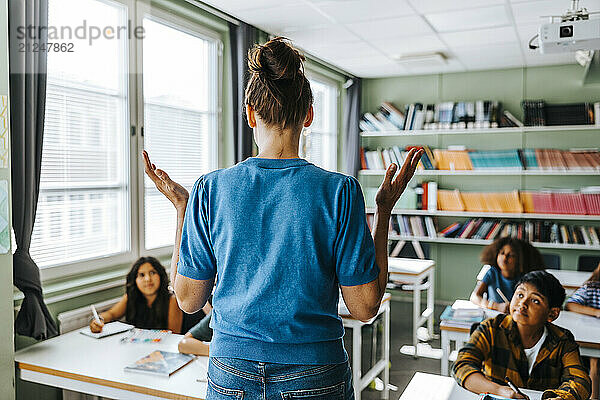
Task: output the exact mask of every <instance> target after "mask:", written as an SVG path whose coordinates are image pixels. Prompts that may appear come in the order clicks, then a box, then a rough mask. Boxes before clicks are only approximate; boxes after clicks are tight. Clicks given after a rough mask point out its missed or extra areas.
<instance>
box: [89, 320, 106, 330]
mask: <svg viewBox="0 0 600 400" xmlns="http://www.w3.org/2000/svg"><path fill="white" fill-rule="evenodd" d="M102 327H104V321H96V320H95V319H93V320H92V322H90V331H92V332H93V333H99V332H102Z"/></svg>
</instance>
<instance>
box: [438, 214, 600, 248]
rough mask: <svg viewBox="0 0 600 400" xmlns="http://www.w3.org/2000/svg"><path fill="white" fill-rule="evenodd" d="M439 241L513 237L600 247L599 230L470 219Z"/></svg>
mask: <svg viewBox="0 0 600 400" xmlns="http://www.w3.org/2000/svg"><path fill="white" fill-rule="evenodd" d="M438 235H439V237H445V238H455V239H485V240H495V239H498V238H501V237H507V236H508V237H514V238H517V239H523V240H528V241H530V242H540V243H557V244H581V245H589V246H600V241H599V240H598V237H599V236H600V227H594V226H585V225H572V224H562V223H558V222H550V221H540V220H526V221H508V220H505V219H485V218H472V219H468V220H466V221H464V222H454V223H452V224H450V225H448V226H447V227H445V228H444V229H442V230H441V231H440V232H439V234H438Z"/></svg>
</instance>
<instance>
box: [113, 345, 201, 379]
mask: <svg viewBox="0 0 600 400" xmlns="http://www.w3.org/2000/svg"><path fill="white" fill-rule="evenodd" d="M194 358H195V357H194V356H191V355H189V354H182V353H172V352H170V351H161V350H156V351H153V352H152V353H150V354H148V355H147V356H145V357H142V358H140V359H139V360H137V361H136V362H135V363H133V364H131V365H128V366H126V367H125V371H127V372H140V373H144V374H152V375H160V376H164V377H169V376H171V375H172V374H173V373H174V372H175V371H178V370H179V369H181V368H183V367H184V366H186V365H187V364H189V363H190V362H191V361H193V360H194Z"/></svg>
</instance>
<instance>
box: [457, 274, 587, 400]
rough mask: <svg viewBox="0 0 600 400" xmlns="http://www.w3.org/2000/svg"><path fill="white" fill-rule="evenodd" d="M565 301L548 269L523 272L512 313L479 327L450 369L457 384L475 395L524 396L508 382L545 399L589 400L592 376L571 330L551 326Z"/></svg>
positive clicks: (512, 303) (561, 291)
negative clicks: (534, 391)
mask: <svg viewBox="0 0 600 400" xmlns="http://www.w3.org/2000/svg"><path fill="white" fill-rule="evenodd" d="M564 299H565V290H564V289H563V287H562V286H561V284H560V282H558V280H557V279H556V278H555V277H554V276H553V275H551V274H549V273H547V272H546V271H534V272H530V273H528V274H525V275H523V276H522V277H521V279H520V280H519V282H518V283H517V288H516V290H515V294H514V296H513V298H512V301H511V302H510V315H506V314H500V315H498V316H497V317H495V318H490V319H487V320H485V321H483V322H482V323H481V325H480V326H479V327H478V328H477V330H476V331H475V332H474V333H473V335H471V338H470V339H469V342H468V343H467V344H466V345H465V347H463V348H462V349H461V350H460V351H459V353H458V358H457V359H456V362H455V363H454V366H453V368H452V375H453V376H454V378H455V379H456V381H457V382H458V383H459V384H460V385H461V386H463V387H464V388H465V389H468V390H470V391H472V392H475V393H483V392H488V393H493V394H496V395H499V396H504V397H508V398H521V397H520V396H519V395H518V394H517V393H515V392H514V391H513V390H511V389H510V388H509V387H508V386H507V385H506V382H505V377H508V378H510V379H511V380H512V381H513V382H514V384H515V385H517V386H518V387H522V388H527V389H534V390H541V391H544V394H543V396H542V399H568V400H587V399H588V397H589V395H590V377H589V375H588V373H587V371H586V369H585V367H584V366H583V363H582V361H581V357H580V356H579V347H578V345H577V343H575V339H574V338H573V335H572V334H571V332H569V331H568V330H566V329H563V328H559V327H557V326H555V325H553V324H552V323H551V322H552V321H554V320H555V319H556V318H558V315H559V313H560V307H561V305H562V303H563V301H564Z"/></svg>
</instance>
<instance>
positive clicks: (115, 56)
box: [31, 0, 131, 268]
mask: <svg viewBox="0 0 600 400" xmlns="http://www.w3.org/2000/svg"><path fill="white" fill-rule="evenodd" d="M83 21H85V22H86V24H87V26H92V25H95V26H123V25H125V26H126V25H127V21H128V10H127V8H126V7H125V6H124V5H122V4H119V3H115V2H109V1H99V0H50V1H49V4H48V23H49V25H50V26H57V27H69V26H70V27H76V26H81V25H82V22H83ZM69 41H70V42H73V43H74V47H73V49H74V51H73V52H72V53H60V52H49V53H48V80H47V92H46V116H45V125H44V143H43V150H42V167H41V177H40V192H39V198H38V206H37V214H36V222H35V225H34V230H33V234H32V240H31V255H32V257H33V258H34V260H35V261H36V262H37V264H38V265H39V266H40V268H46V267H50V266H54V265H59V264H68V263H74V262H78V261H81V260H86V259H93V258H98V257H106V256H110V255H115V254H119V253H124V252H127V251H129V250H130V242H131V240H130V229H129V227H130V226H131V223H130V217H129V207H128V204H129V198H130V190H129V188H130V178H129V177H130V172H129V111H128V89H127V88H128V80H127V76H128V74H127V72H128V64H127V54H128V52H127V47H128V45H127V38H126V37H122V38H120V39H117V38H114V39H112V40H95V41H94V42H93V43H91V44H90V43H89V42H88V41H87V40H79V39H77V38H76V37H73V38H72V39H71V40H69Z"/></svg>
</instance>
